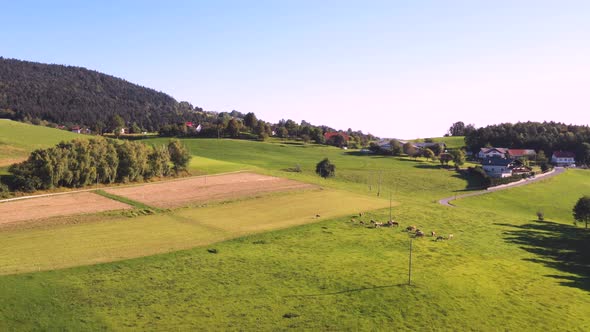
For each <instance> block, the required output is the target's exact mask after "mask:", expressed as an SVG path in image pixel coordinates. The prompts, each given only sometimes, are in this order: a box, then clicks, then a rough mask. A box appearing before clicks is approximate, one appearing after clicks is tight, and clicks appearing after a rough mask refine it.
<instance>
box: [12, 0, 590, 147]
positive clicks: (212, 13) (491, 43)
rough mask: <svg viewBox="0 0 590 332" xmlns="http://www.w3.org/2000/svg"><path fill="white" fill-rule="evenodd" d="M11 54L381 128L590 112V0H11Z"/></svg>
mask: <svg viewBox="0 0 590 332" xmlns="http://www.w3.org/2000/svg"><path fill="white" fill-rule="evenodd" d="M0 4H1V5H2V7H1V8H2V12H3V28H2V29H0V56H3V57H5V58H17V59H21V60H29V61H39V62H45V63H57V64H66V65H74V66H82V67H86V68H89V69H94V70H98V71H100V72H104V73H107V74H110V75H114V76H117V77H121V78H124V79H126V80H128V81H130V82H133V83H137V84H140V85H144V86H148V87H151V88H154V89H156V90H159V91H163V92H166V93H168V94H170V95H171V96H173V97H174V98H176V99H177V100H179V101H182V100H186V101H189V102H190V103H192V104H193V105H194V106H199V107H202V108H204V109H205V110H208V111H217V112H221V111H231V110H238V111H240V112H243V113H247V112H254V113H256V115H257V116H258V117H259V118H261V119H264V120H267V121H271V122H277V121H278V120H280V119H282V118H284V119H288V118H290V119H293V120H295V121H298V122H299V121H301V120H306V121H308V122H311V123H313V124H318V125H319V124H325V125H329V126H331V127H334V128H338V129H347V128H352V129H355V130H362V131H363V132H370V133H372V134H374V135H377V136H381V137H397V138H418V137H422V138H423V137H435V136H442V135H443V134H445V133H446V131H447V129H448V128H449V126H450V125H451V124H452V123H453V122H456V121H463V122H465V123H473V124H475V125H476V126H478V127H480V126H485V125H488V124H494V123H502V122H517V121H529V120H530V121H559V122H565V123H575V124H581V125H588V124H589V123H590V115H589V114H590V112H589V111H590V93H589V91H588V87H590V40H589V39H590V1H543V0H537V1H524V0H523V1H518V0H512V1H467V0H465V1H434V0H433V1H393V0H391V1H331V0H330V1H306V0H298V1H295V0H275V1H225V0H220V1H96V2H83V1H51V2H48V1H26V0H25V1H1V0H0Z"/></svg>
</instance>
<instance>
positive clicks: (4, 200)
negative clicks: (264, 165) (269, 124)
mask: <svg viewBox="0 0 590 332" xmlns="http://www.w3.org/2000/svg"><path fill="white" fill-rule="evenodd" d="M248 172H252V173H255V172H254V171H250V170H241V171H233V172H226V173H216V174H206V175H195V176H187V177H183V178H177V179H170V180H164V181H156V182H144V183H133V184H129V185H122V186H113V187H100V188H96V187H94V188H88V189H80V190H71V191H65V192H60V193H49V194H39V195H29V196H21V197H13V198H6V199H0V204H1V203H8V202H13V201H20V200H24V199H33V198H41V197H49V196H58V195H68V194H76V193H83V192H89V191H96V190H104V189H114V188H129V187H137V186H145V185H150V184H159V183H167V182H174V181H182V180H186V179H195V178H202V177H211V176H222V175H228V174H237V173H248Z"/></svg>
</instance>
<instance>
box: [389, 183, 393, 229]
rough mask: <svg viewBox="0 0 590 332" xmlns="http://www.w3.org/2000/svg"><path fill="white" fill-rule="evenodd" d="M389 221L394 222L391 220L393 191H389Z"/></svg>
mask: <svg viewBox="0 0 590 332" xmlns="http://www.w3.org/2000/svg"><path fill="white" fill-rule="evenodd" d="M389 221H393V220H392V219H391V190H390V191H389Z"/></svg>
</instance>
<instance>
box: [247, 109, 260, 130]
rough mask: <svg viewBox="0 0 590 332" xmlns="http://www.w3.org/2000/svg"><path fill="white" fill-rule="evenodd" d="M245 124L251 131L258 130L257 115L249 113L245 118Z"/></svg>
mask: <svg viewBox="0 0 590 332" xmlns="http://www.w3.org/2000/svg"><path fill="white" fill-rule="evenodd" d="M244 124H245V125H246V127H248V128H250V129H254V128H256V126H258V119H257V118H256V115H255V114H254V113H252V112H250V113H247V114H246V115H245V116H244Z"/></svg>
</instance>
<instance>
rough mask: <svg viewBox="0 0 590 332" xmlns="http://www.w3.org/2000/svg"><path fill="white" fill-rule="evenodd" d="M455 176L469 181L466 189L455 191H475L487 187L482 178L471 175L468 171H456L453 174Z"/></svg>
mask: <svg viewBox="0 0 590 332" xmlns="http://www.w3.org/2000/svg"><path fill="white" fill-rule="evenodd" d="M452 176H453V177H454V178H457V179H461V180H464V181H465V182H467V185H466V186H465V189H462V190H456V191H455V192H466V191H475V190H482V189H485V188H486V187H485V186H483V183H482V181H481V179H480V178H478V177H476V176H474V175H470V174H468V173H467V172H461V173H455V174H453V175H452Z"/></svg>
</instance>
